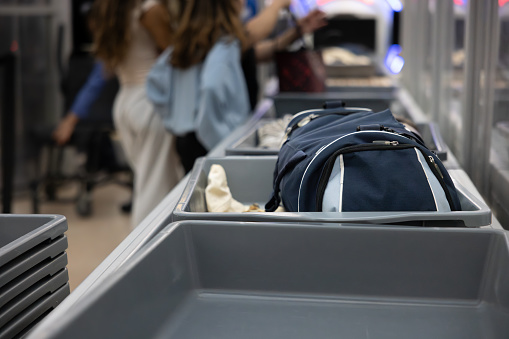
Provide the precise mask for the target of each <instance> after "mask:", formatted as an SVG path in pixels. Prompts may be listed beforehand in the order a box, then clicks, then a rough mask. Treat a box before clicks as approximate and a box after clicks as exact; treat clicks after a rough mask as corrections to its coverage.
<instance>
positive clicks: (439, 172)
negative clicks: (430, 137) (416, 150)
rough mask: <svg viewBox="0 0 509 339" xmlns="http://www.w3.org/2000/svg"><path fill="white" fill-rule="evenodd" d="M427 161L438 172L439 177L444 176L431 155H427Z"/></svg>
mask: <svg viewBox="0 0 509 339" xmlns="http://www.w3.org/2000/svg"><path fill="white" fill-rule="evenodd" d="M428 158H429V161H430V162H431V163H432V164H433V165H434V166H435V168H436V170H437V172H438V174H440V178H442V179H443V178H444V175H443V174H442V171H441V170H440V167H438V165H437V163H436V162H435V159H433V157H432V156H431V155H428Z"/></svg>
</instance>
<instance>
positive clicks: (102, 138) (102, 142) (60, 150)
mask: <svg viewBox="0 0 509 339" xmlns="http://www.w3.org/2000/svg"><path fill="white" fill-rule="evenodd" d="M62 40H63V32H62V30H59V39H58V41H62ZM60 48H61V47H60ZM57 55H61V54H60V53H57ZM60 60H61V59H60ZM94 63H95V61H94V59H93V57H92V56H90V55H89V54H84V53H75V54H73V55H71V57H70V59H69V61H68V64H67V67H64V66H63V65H60V64H59V67H58V69H59V70H60V75H61V76H60V77H61V90H62V94H63V96H64V112H68V111H69V109H70V107H71V105H72V103H73V101H74V98H75V97H76V95H77V94H78V92H79V90H80V89H81V87H82V86H83V84H84V83H85V82H86V80H87V78H88V76H89V74H90V72H91V70H92V68H93V66H94ZM118 87H119V85H118V81H117V79H115V78H112V79H110V80H108V82H107V84H106V85H105V88H104V89H103V91H102V93H101V95H100V97H99V98H98V99H97V101H96V102H95V103H94V104H93V105H92V107H91V110H90V115H89V116H88V117H87V119H84V120H82V121H80V122H79V123H78V124H77V126H76V129H75V131H74V133H73V135H72V137H71V140H70V141H69V143H68V144H67V145H64V146H58V145H57V144H56V143H55V142H54V141H53V140H52V137H51V134H52V132H53V130H54V128H55V127H56V126H55V125H52V126H39V127H37V128H35V129H34V130H33V131H32V137H33V142H34V143H35V145H38V146H39V147H38V152H37V155H36V161H35V166H36V169H40V168H41V164H42V163H45V164H46V165H47V166H46V168H44V169H42V170H36V171H35V173H36V174H35V178H34V180H33V181H32V184H31V192H32V204H33V211H34V213H39V205H40V203H41V201H43V200H44V199H43V197H42V196H43V194H44V195H45V198H46V199H48V200H57V198H58V197H57V191H58V189H59V187H61V186H62V185H64V184H66V183H68V182H69V181H77V182H79V186H80V189H79V192H78V194H77V196H76V197H73V198H71V199H70V200H71V201H72V202H75V203H76V210H77V212H78V214H79V215H82V216H87V215H90V214H91V213H92V199H91V192H92V190H93V188H94V187H96V186H97V185H99V184H103V183H108V182H114V183H118V184H121V185H125V186H128V187H131V188H132V172H131V170H130V168H129V166H128V165H127V164H126V163H125V161H122V160H121V156H119V152H118V150H117V149H116V148H115V147H114V144H113V141H112V139H111V136H112V134H113V133H114V127H113V122H112V108H113V102H114V98H115V95H116V93H117V91H118ZM66 147H75V148H76V150H77V152H78V153H79V154H80V155H82V156H83V158H84V159H85V161H84V163H83V164H81V165H80V166H79V170H78V172H77V173H75V174H74V175H71V176H69V175H65V174H64V171H63V160H64V159H63V155H64V149H65V148H66ZM119 172H126V173H127V176H124V177H125V178H126V179H123V180H122V179H118V176H117V174H118V173H119ZM60 200H62V201H65V200H69V199H60Z"/></svg>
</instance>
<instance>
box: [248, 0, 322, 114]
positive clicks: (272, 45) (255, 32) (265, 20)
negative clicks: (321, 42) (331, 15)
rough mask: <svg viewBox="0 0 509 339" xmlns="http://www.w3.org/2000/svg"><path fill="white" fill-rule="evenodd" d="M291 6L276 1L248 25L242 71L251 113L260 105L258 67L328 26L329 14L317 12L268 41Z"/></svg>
mask: <svg viewBox="0 0 509 339" xmlns="http://www.w3.org/2000/svg"><path fill="white" fill-rule="evenodd" d="M291 2H292V1H291V0H274V1H272V3H271V4H270V5H268V6H267V7H265V8H264V9H263V10H262V11H261V12H260V13H259V14H258V15H256V16H255V17H253V18H251V19H249V20H248V21H247V22H246V23H245V29H246V32H247V36H248V43H247V46H246V50H245V51H244V53H243V56H242V69H243V71H244V75H245V78H246V84H247V86H248V92H249V101H250V104H251V109H254V107H255V106H256V102H257V101H258V92H259V85H258V80H257V72H256V64H257V63H262V62H269V61H272V60H273V58H274V56H275V54H276V53H277V52H279V51H283V50H285V49H286V48H287V47H288V46H290V45H291V44H292V43H293V42H295V41H296V40H297V39H299V38H301V37H302V36H303V35H304V34H308V33H313V32H314V31H316V30H317V29H319V28H321V27H324V26H325V25H327V20H326V14H325V13H324V12H322V11H320V10H318V9H314V10H311V11H310V12H309V13H308V14H307V15H306V16H304V17H302V18H300V19H298V20H296V23H295V26H294V27H290V28H288V29H286V30H285V31H284V32H282V33H281V34H279V35H277V36H276V37H274V38H272V39H267V38H268V37H269V36H270V35H271V34H272V33H273V32H274V29H275V27H276V24H277V22H278V18H279V15H280V12H281V11H283V10H287V9H288V8H289V6H290V4H291Z"/></svg>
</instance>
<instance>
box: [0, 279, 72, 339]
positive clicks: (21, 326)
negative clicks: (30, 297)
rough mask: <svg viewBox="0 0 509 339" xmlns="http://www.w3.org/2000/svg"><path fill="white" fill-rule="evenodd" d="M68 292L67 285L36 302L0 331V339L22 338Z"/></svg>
mask: <svg viewBox="0 0 509 339" xmlns="http://www.w3.org/2000/svg"><path fill="white" fill-rule="evenodd" d="M69 291H70V288H69V284H65V285H64V286H62V287H60V288H59V289H58V290H56V291H55V292H53V293H51V294H49V295H47V296H44V297H43V298H40V299H39V300H37V302H35V303H34V304H33V305H31V306H30V307H29V308H27V309H26V310H24V311H23V312H22V313H21V314H19V315H18V316H17V317H15V318H14V319H12V320H11V321H10V322H9V323H8V324H7V325H5V326H4V327H2V328H1V329H0V339H10V338H14V337H16V338H24V337H25V336H26V335H27V332H28V331H30V330H31V329H32V328H33V327H34V326H35V325H37V323H38V322H39V321H41V320H42V319H43V318H44V316H46V315H47V314H48V313H49V312H50V311H51V310H53V309H54V308H55V307H57V306H58V305H59V304H60V303H61V302H62V301H63V300H64V299H65V298H66V297H67V296H68V295H69Z"/></svg>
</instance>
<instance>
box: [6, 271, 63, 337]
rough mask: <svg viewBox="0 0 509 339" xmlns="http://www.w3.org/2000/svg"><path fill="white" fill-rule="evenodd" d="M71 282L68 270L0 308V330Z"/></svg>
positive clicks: (37, 284) (31, 288) (41, 282)
mask: <svg viewBox="0 0 509 339" xmlns="http://www.w3.org/2000/svg"><path fill="white" fill-rule="evenodd" d="M68 282H69V274H68V273H67V268H65V269H63V270H61V271H59V272H58V273H56V274H55V275H53V276H48V277H46V278H44V279H42V280H40V281H38V282H37V283H36V284H34V285H33V286H31V287H30V288H28V289H27V290H26V291H25V292H23V293H22V294H20V295H18V296H17V297H16V298H14V299H13V300H11V301H10V302H8V303H7V304H6V305H4V306H3V307H2V308H0V328H2V326H5V325H6V324H7V323H8V322H9V321H10V320H12V319H13V318H15V317H16V316H17V315H18V314H20V313H22V312H23V311H24V310H25V309H27V308H28V307H30V306H31V305H32V304H34V303H35V302H37V300H39V299H40V298H42V297H44V296H45V295H47V294H51V293H53V292H55V291H56V290H58V289H59V288H60V287H62V286H64V285H65V284H67V283H68Z"/></svg>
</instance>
